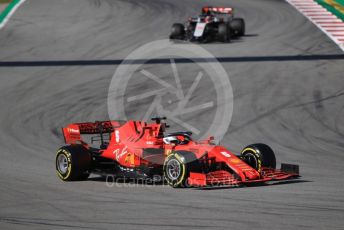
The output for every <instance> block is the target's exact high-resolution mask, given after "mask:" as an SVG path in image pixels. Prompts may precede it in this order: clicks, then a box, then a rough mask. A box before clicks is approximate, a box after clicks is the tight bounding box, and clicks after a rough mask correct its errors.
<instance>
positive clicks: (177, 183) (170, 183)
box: [164, 153, 186, 187]
mask: <svg viewBox="0 0 344 230" xmlns="http://www.w3.org/2000/svg"><path fill="white" fill-rule="evenodd" d="M173 156H174V157H175V158H176V159H177V161H179V163H180V165H181V170H182V176H181V177H180V179H179V181H177V182H176V183H173V182H172V181H171V182H170V181H169V180H168V181H167V183H168V184H169V185H171V186H173V187H175V186H178V185H180V184H181V183H182V182H183V179H184V177H185V173H186V172H185V171H186V170H185V165H184V164H183V163H182V160H181V158H180V156H179V155H178V154H177V153H171V154H169V155H168V156H167V157H166V159H165V163H164V172H165V166H166V162H167V161H168V160H169V159H170V158H171V157H173Z"/></svg>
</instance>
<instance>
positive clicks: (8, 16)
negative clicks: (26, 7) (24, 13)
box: [0, 0, 26, 29]
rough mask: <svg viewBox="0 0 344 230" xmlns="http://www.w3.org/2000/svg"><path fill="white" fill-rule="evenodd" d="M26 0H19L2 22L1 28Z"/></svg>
mask: <svg viewBox="0 0 344 230" xmlns="http://www.w3.org/2000/svg"><path fill="white" fill-rule="evenodd" d="M25 1H26V0H21V1H19V2H18V3H17V4H16V5H15V6H14V7H13V8H12V9H11V11H10V12H9V13H8V14H7V15H6V17H5V18H4V20H3V21H2V22H1V23H0V29H2V28H3V27H4V26H5V25H6V24H7V22H8V21H9V20H10V18H11V17H12V15H13V14H14V13H15V12H16V10H17V9H18V8H19V7H20V6H21V5H22V4H23V3H24V2H25Z"/></svg>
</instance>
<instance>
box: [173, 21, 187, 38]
mask: <svg viewBox="0 0 344 230" xmlns="http://www.w3.org/2000/svg"><path fill="white" fill-rule="evenodd" d="M184 35H185V28H184V25H183V24H181V23H174V24H173V25H172V31H171V35H170V39H183V38H184Z"/></svg>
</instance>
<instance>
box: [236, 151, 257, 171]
mask: <svg viewBox="0 0 344 230" xmlns="http://www.w3.org/2000/svg"><path fill="white" fill-rule="evenodd" d="M246 151H248V152H252V153H253V155H255V156H256V158H257V161H258V162H257V163H258V165H257V166H258V170H257V171H258V172H260V171H261V169H262V160H261V159H260V157H259V155H258V153H257V151H256V150H255V149H252V148H245V149H244V150H243V151H242V152H241V154H243V153H244V152H246Z"/></svg>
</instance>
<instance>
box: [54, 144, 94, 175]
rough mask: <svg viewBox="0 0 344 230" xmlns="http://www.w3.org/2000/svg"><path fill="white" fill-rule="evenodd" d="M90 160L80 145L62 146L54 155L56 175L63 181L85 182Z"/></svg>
mask: <svg viewBox="0 0 344 230" xmlns="http://www.w3.org/2000/svg"><path fill="white" fill-rule="evenodd" d="M91 160H92V159H91V154H90V153H89V152H88V151H87V149H86V148H85V147H83V146H82V145H68V146H64V147H62V148H60V149H59V150H58V151H57V154H56V163H55V164H56V173H57V175H58V177H59V178H60V179H61V180H63V181H76V180H86V179H87V178H88V177H89V175H90V174H89V170H90V166H91Z"/></svg>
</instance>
